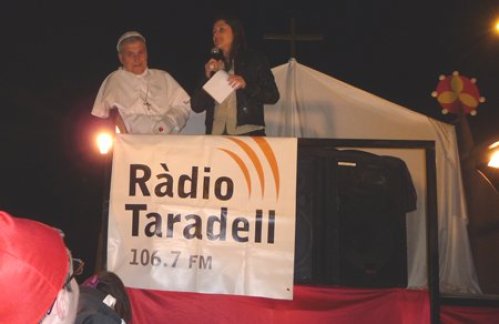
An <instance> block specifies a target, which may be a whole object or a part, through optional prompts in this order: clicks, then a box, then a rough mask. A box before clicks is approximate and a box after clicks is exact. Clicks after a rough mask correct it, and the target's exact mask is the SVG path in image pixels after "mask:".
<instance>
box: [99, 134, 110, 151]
mask: <svg viewBox="0 0 499 324" xmlns="http://www.w3.org/2000/svg"><path fill="white" fill-rule="evenodd" d="M96 142H97V147H98V148H99V152H100V154H107V153H109V151H110V150H111V148H112V147H113V136H112V135H111V134H109V133H106V132H102V133H99V134H98V135H97V140H96Z"/></svg>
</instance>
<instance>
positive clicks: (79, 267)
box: [45, 258, 85, 316]
mask: <svg viewBox="0 0 499 324" xmlns="http://www.w3.org/2000/svg"><path fill="white" fill-rule="evenodd" d="M84 267H85V262H83V260H82V259H77V258H74V259H73V258H71V267H70V269H69V276H68V278H67V279H66V281H65V282H64V285H62V289H68V290H69V291H71V280H73V279H74V278H75V277H76V276H79V275H81V274H82V273H83V269H84ZM56 300H57V297H56V298H55V299H54V301H53V302H52V305H50V308H49V309H48V311H47V314H45V316H47V315H50V313H52V309H53V308H54V304H55V301H56Z"/></svg>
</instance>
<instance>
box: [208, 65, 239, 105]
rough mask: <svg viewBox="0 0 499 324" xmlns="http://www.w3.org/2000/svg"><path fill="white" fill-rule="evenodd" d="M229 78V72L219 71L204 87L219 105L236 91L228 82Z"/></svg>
mask: <svg viewBox="0 0 499 324" xmlns="http://www.w3.org/2000/svg"><path fill="white" fill-rule="evenodd" d="M228 78H229V74H228V73H227V72H225V71H224V70H219V71H218V72H217V73H215V74H214V75H213V76H212V77H211V78H210V79H209V80H208V82H206V83H205V84H204V85H203V89H204V90H205V91H206V92H208V94H209V95H210V96H212V97H213V99H215V100H216V102H218V103H219V104H220V103H222V102H223V101H224V100H225V98H227V97H228V96H229V95H230V94H231V92H232V91H234V88H232V87H231V86H230V85H229V82H227V79H228Z"/></svg>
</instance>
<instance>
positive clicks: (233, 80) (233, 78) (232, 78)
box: [227, 74, 246, 90]
mask: <svg viewBox="0 0 499 324" xmlns="http://www.w3.org/2000/svg"><path fill="white" fill-rule="evenodd" d="M227 81H228V82H229V85H230V86H231V87H232V88H234V89H236V90H238V89H244V88H246V81H245V80H244V78H243V77H242V76H240V75H237V74H233V75H229V78H228V79H227Z"/></svg>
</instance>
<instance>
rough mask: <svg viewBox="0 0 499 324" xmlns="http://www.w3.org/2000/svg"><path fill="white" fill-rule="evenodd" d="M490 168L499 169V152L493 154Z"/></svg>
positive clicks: (489, 164)
mask: <svg viewBox="0 0 499 324" xmlns="http://www.w3.org/2000/svg"><path fill="white" fill-rule="evenodd" d="M488 166H489V167H491V168H496V169H499V150H496V151H494V152H493V153H492V155H491V156H490V160H489V163H488Z"/></svg>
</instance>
